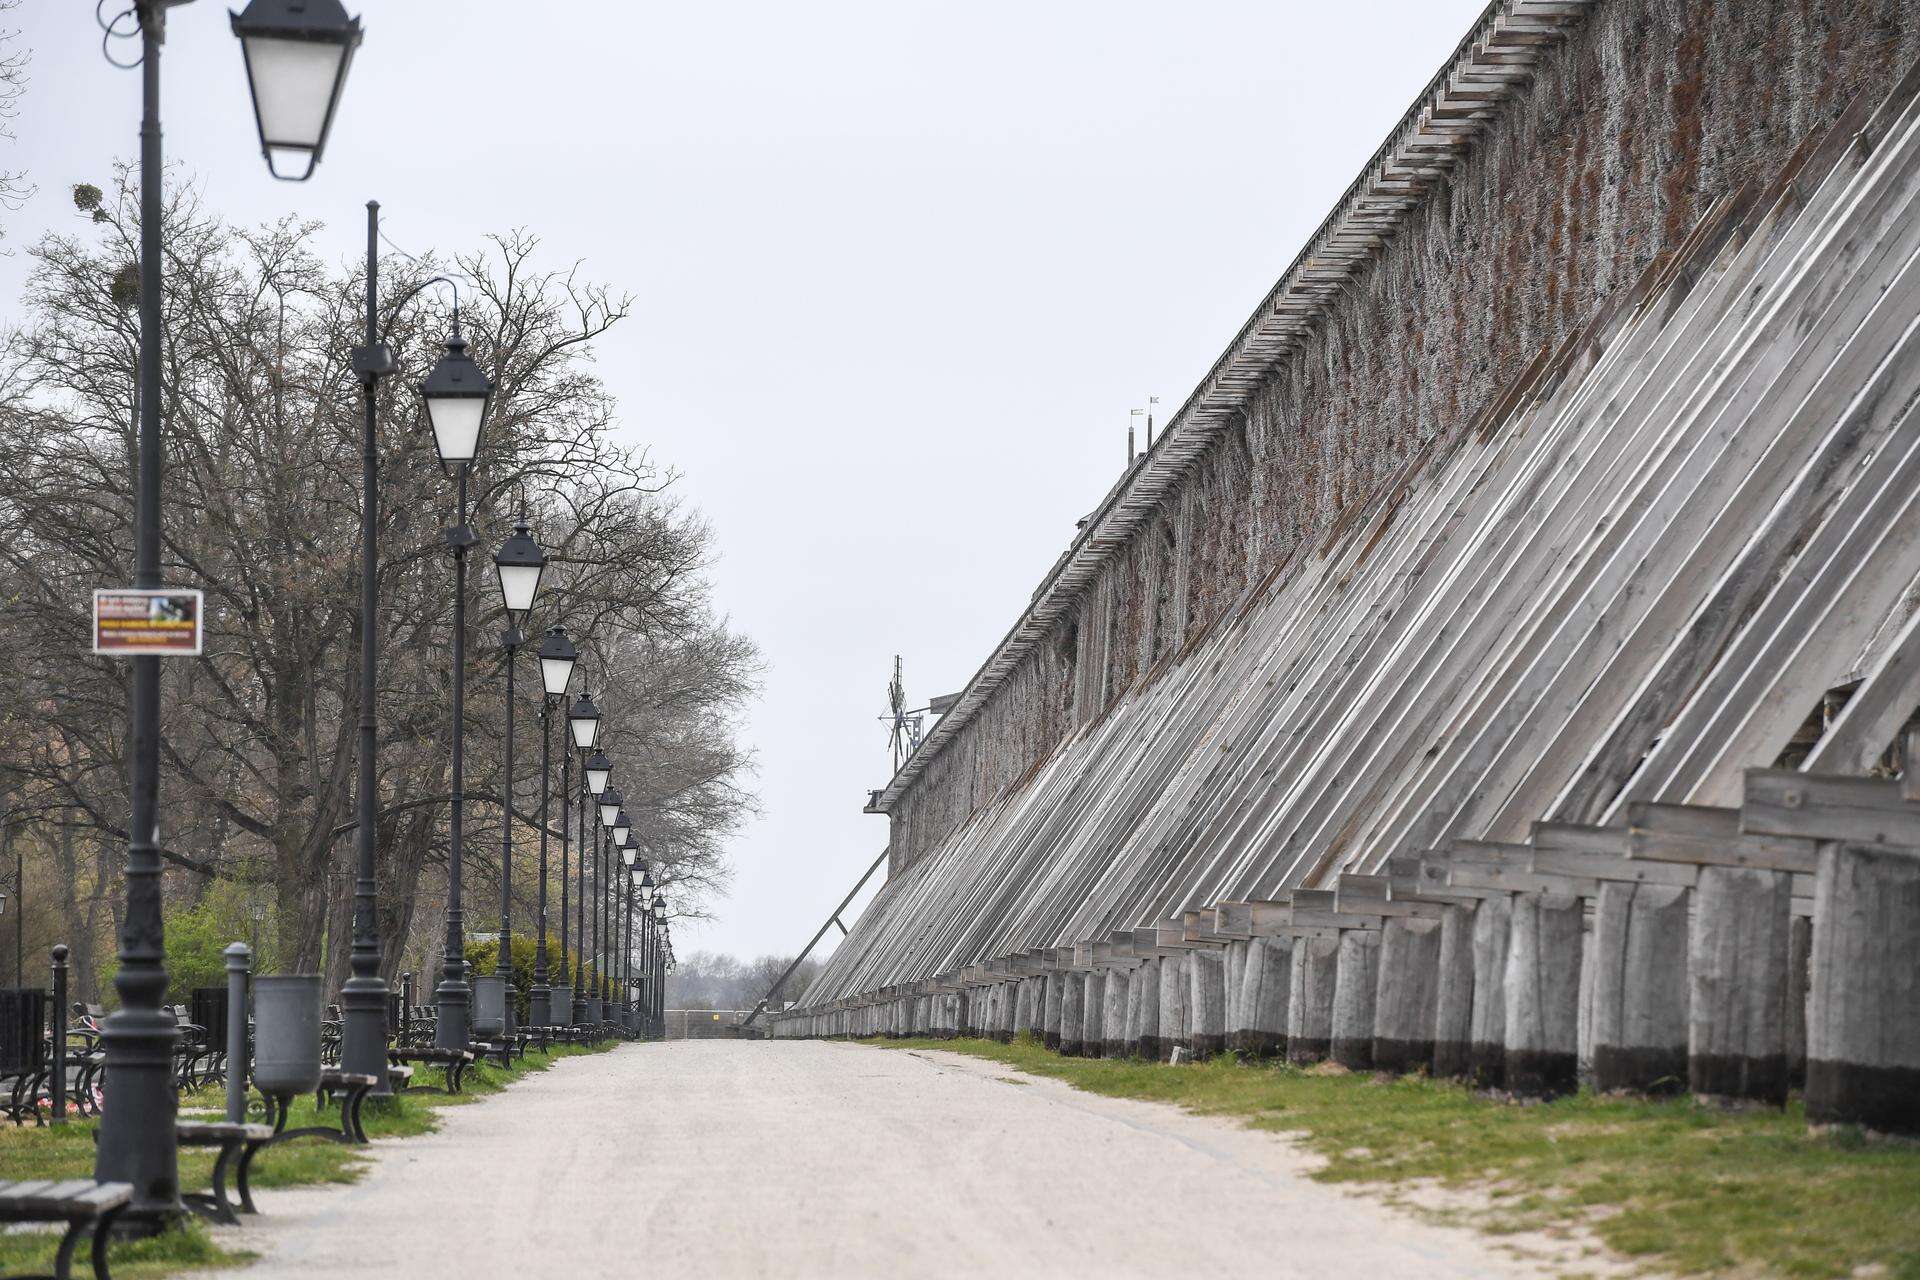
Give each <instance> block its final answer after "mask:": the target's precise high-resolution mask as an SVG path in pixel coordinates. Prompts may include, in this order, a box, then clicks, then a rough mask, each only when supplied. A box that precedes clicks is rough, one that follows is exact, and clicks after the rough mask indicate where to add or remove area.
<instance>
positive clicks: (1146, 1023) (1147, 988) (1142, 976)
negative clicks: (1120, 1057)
mask: <svg viewBox="0 0 1920 1280" xmlns="http://www.w3.org/2000/svg"><path fill="white" fill-rule="evenodd" d="M1165 963H1166V961H1164V960H1163V959H1161V958H1160V957H1158V956H1155V957H1153V958H1151V959H1149V960H1148V961H1147V962H1146V963H1145V964H1143V965H1141V966H1140V967H1139V968H1138V969H1135V970H1134V971H1133V981H1132V984H1131V985H1130V987H1129V988H1128V992H1127V1001H1128V1004H1127V1049H1128V1052H1129V1053H1131V1054H1134V1055H1137V1056H1139V1057H1142V1058H1145V1059H1147V1060H1148V1061H1149V1062H1157V1061H1159V1060H1160V1059H1161V1058H1163V1057H1165V1056H1167V1054H1169V1053H1171V1051H1172V1046H1171V1045H1168V1046H1165V1049H1164V1051H1163V1048H1162V1045H1161V1040H1160V968H1161V966H1162V965H1163V964H1165Z"/></svg>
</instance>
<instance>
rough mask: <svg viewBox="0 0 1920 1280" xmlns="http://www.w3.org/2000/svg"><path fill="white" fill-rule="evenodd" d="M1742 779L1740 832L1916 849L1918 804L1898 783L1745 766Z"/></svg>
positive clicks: (1919, 845)
mask: <svg viewBox="0 0 1920 1280" xmlns="http://www.w3.org/2000/svg"><path fill="white" fill-rule="evenodd" d="M1745 781H1746V794H1745V798H1744V801H1743V802H1742V804H1741V806H1740V827H1741V830H1743V831H1751V832H1755V833H1758V834H1761V835H1775V836H1798V837H1802V838H1805V839H1813V840H1843V841H1846V842H1847V843H1849V844H1879V845H1893V846H1895V847H1898V848H1907V849H1920V805H1915V804H1912V803H1910V802H1909V801H1908V800H1906V799H1905V798H1904V796H1903V795H1902V794H1901V787H1900V784H1899V783H1897V782H1888V781H1882V780H1880V779H1877V778H1835V777H1829V776H1825V775H1822V774H1810V773H1800V772H1798V771H1797V770H1793V769H1749V770H1747V771H1746V775H1745Z"/></svg>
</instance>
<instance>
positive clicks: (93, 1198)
mask: <svg viewBox="0 0 1920 1280" xmlns="http://www.w3.org/2000/svg"><path fill="white" fill-rule="evenodd" d="M132 1200H133V1186H132V1185H131V1184H130V1183H125V1182H95V1181H94V1180H93V1179H91V1178H75V1179H73V1180H71V1181H68V1182H0V1222H64V1223H66V1224H67V1231H66V1234H65V1235H63V1236H61V1237H60V1248H59V1250H58V1252H56V1253H55V1254H54V1261H53V1277H52V1280H71V1277H72V1275H73V1251H74V1249H75V1247H77V1246H78V1245H79V1243H80V1238H81V1237H82V1236H84V1235H86V1234H88V1233H89V1232H91V1233H92V1235H93V1274H94V1275H95V1276H96V1277H98V1280H112V1277H111V1276H110V1274H109V1273H108V1271H107V1237H108V1235H109V1234H110V1228H111V1227H112V1226H113V1220H114V1219H115V1218H117V1217H119V1216H120V1213H121V1211H122V1210H124V1209H125V1208H126V1207H127V1205H128V1204H129V1203H131V1202H132ZM9 1280H42V1278H40V1277H33V1276H15V1277H10V1278H9Z"/></svg>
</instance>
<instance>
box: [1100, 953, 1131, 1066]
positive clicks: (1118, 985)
mask: <svg viewBox="0 0 1920 1280" xmlns="http://www.w3.org/2000/svg"><path fill="white" fill-rule="evenodd" d="M1132 982H1133V974H1132V972H1131V971H1129V970H1126V969H1109V970H1107V972H1106V974H1105V981H1104V982H1103V983H1102V984H1101V988H1100V1006H1101V1008H1100V1030H1101V1034H1102V1036H1104V1037H1105V1040H1106V1043H1105V1045H1104V1046H1102V1049H1101V1052H1102V1054H1103V1055H1104V1056H1105V1057H1109V1058H1124V1057H1126V1056H1127V1005H1128V1003H1129V1002H1130V1001H1131V1000H1132V998H1133V990H1132Z"/></svg>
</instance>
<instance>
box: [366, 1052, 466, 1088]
mask: <svg viewBox="0 0 1920 1280" xmlns="http://www.w3.org/2000/svg"><path fill="white" fill-rule="evenodd" d="M387 1061H388V1062H390V1063H394V1064H395V1065H405V1064H408V1063H414V1062H419V1063H425V1064H427V1065H429V1066H439V1067H442V1068H444V1069H445V1072H446V1082H447V1083H446V1087H445V1088H443V1089H436V1088H433V1087H432V1086H429V1085H414V1086H413V1088H415V1089H417V1090H419V1091H420V1092H422V1093H447V1094H455V1093H459V1092H460V1085H461V1083H462V1082H463V1081H464V1080H465V1079H466V1075H467V1068H468V1067H470V1066H472V1065H473V1053H472V1052H471V1051H470V1050H467V1049H389V1050H387Z"/></svg>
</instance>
